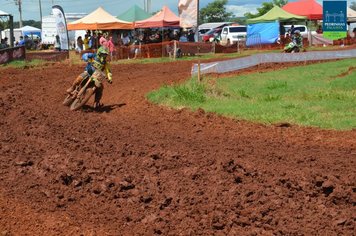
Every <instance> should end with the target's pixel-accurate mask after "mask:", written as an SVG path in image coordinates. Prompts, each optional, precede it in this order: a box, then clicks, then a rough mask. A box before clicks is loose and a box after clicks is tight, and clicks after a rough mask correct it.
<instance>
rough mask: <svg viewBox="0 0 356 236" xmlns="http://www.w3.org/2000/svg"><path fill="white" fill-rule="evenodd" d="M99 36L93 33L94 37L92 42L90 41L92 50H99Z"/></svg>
mask: <svg viewBox="0 0 356 236" xmlns="http://www.w3.org/2000/svg"><path fill="white" fill-rule="evenodd" d="M97 39H98V38H97V35H96V33H93V36H91V37H90V41H89V47H90V48H91V49H97V48H98V42H97V41H98V40H97Z"/></svg>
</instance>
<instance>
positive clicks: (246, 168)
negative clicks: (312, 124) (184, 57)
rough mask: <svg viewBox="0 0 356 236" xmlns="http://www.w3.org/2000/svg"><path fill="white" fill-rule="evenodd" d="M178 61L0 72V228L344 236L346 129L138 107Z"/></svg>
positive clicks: (350, 163) (349, 198)
mask: <svg viewBox="0 0 356 236" xmlns="http://www.w3.org/2000/svg"><path fill="white" fill-rule="evenodd" d="M190 67H191V62H179V63H170V64H150V65H119V66H114V67H113V74H114V83H113V85H112V86H108V85H107V84H106V88H105V91H104V98H103V102H104V104H105V105H106V106H105V107H104V108H103V109H102V111H100V112H94V111H93V110H91V109H90V108H89V107H87V109H86V110H84V111H79V112H70V111H69V109H68V108H67V107H64V106H62V104H61V103H62V100H63V98H64V90H65V89H66V88H67V87H68V86H69V83H70V82H71V81H72V79H73V78H74V76H76V75H77V74H79V73H80V72H81V70H82V66H78V65H76V66H64V65H61V64H58V65H53V66H51V67H47V68H42V69H35V68H32V69H31V68H30V69H25V70H15V69H6V70H4V69H0V127H1V130H0V158H1V159H0V235H23V234H27V235H80V234H83V235H134V234H135V235H154V234H157V235H158V234H162V235H355V232H356V183H355V182H356V176H355V169H356V163H355V161H356V130H353V131H345V132H336V131H325V130H324V131H323V130H318V129H314V128H301V127H296V126H292V127H283V125H282V126H264V125H260V124H253V123H249V122H245V121H234V120H230V119H226V118H222V117H219V116H216V115H213V114H206V113H204V112H202V111H197V112H190V111H188V110H180V111H177V110H171V109H169V108H164V107H158V106H155V105H152V104H150V103H149V102H148V101H147V100H146V99H145V94H146V93H147V92H148V91H150V90H152V89H155V88H158V87H159V86H160V85H162V84H170V83H172V82H178V81H181V80H184V79H186V78H187V77H188V76H189V73H190Z"/></svg>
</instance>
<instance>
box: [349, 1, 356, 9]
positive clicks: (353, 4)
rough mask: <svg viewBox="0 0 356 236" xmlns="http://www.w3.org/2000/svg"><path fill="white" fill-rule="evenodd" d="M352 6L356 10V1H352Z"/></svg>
mask: <svg viewBox="0 0 356 236" xmlns="http://www.w3.org/2000/svg"><path fill="white" fill-rule="evenodd" d="M350 8H351V9H352V10H354V11H356V2H352V3H351V4H350Z"/></svg>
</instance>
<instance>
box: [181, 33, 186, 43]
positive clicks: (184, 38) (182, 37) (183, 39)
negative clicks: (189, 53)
mask: <svg viewBox="0 0 356 236" xmlns="http://www.w3.org/2000/svg"><path fill="white" fill-rule="evenodd" d="M179 42H182V43H185V42H188V38H187V36H186V35H185V33H182V35H181V36H180V38H179Z"/></svg>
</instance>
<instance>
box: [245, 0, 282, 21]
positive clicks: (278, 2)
mask: <svg viewBox="0 0 356 236" xmlns="http://www.w3.org/2000/svg"><path fill="white" fill-rule="evenodd" d="M287 3H288V0H273V1H272V2H263V3H262V6H261V7H260V8H257V13H256V14H252V13H251V12H247V13H245V17H246V18H248V19H250V18H256V17H259V16H262V15H264V14H266V13H267V12H268V11H269V10H271V9H272V8H273V7H274V6H279V7H283V6H284V5H286V4H287Z"/></svg>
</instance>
